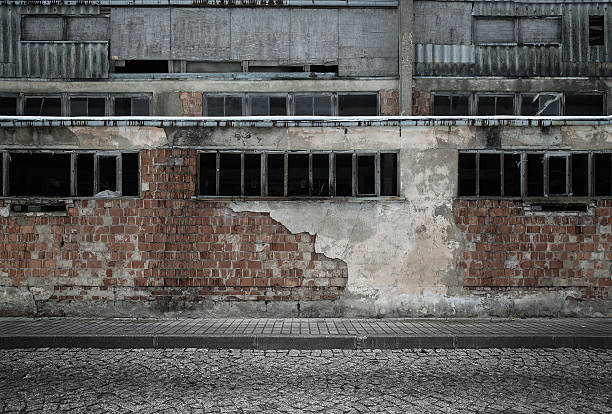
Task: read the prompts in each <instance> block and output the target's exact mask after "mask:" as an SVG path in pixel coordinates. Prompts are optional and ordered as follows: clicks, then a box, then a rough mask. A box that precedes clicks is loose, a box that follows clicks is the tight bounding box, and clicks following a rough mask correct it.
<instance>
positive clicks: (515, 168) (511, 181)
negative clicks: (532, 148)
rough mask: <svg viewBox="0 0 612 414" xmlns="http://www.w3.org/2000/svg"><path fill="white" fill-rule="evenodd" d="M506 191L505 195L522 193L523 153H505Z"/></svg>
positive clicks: (510, 195)
mask: <svg viewBox="0 0 612 414" xmlns="http://www.w3.org/2000/svg"><path fill="white" fill-rule="evenodd" d="M503 161H504V191H503V195H504V196H505V197H519V196H520V195H521V154H513V153H504V159H503Z"/></svg>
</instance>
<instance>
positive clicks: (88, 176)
mask: <svg viewBox="0 0 612 414" xmlns="http://www.w3.org/2000/svg"><path fill="white" fill-rule="evenodd" d="M6 158H7V160H8V162H7V163H5V165H6V167H5V168H4V169H3V173H4V174H5V177H7V178H8V179H6V178H5V180H4V181H3V180H0V181H2V182H7V183H8V186H7V188H4V189H3V191H4V192H3V194H4V195H5V196H14V197H92V196H95V195H96V194H98V193H100V192H102V191H109V192H112V193H110V194H109V195H116V196H119V195H122V196H138V194H139V182H140V179H139V171H140V168H139V161H138V159H139V157H138V153H137V152H69V151H35V152H34V151H10V152H7V153H6Z"/></svg>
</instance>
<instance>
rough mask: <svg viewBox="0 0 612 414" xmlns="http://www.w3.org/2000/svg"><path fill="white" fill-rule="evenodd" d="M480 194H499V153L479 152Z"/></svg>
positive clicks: (495, 195) (497, 195)
mask: <svg viewBox="0 0 612 414" xmlns="http://www.w3.org/2000/svg"><path fill="white" fill-rule="evenodd" d="M479 158H480V159H479V180H478V189H479V195H480V196H492V197H499V196H501V154H499V153H495V154H487V153H481V154H479Z"/></svg>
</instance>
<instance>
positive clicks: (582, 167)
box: [571, 154, 589, 197]
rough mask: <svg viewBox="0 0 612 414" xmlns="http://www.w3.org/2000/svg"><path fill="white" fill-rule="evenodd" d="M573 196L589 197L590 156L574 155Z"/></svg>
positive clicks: (572, 158)
mask: <svg viewBox="0 0 612 414" xmlns="http://www.w3.org/2000/svg"><path fill="white" fill-rule="evenodd" d="M571 160H572V194H573V195H574V196H576V197H586V196H588V195H589V155H588V154H572V157H571Z"/></svg>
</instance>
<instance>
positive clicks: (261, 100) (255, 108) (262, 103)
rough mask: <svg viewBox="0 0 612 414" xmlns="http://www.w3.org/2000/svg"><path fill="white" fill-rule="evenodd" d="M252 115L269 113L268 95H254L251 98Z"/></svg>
mask: <svg viewBox="0 0 612 414" xmlns="http://www.w3.org/2000/svg"><path fill="white" fill-rule="evenodd" d="M251 115H255V116H259V115H264V116H265V115H269V112H268V97H267V96H253V97H252V98H251Z"/></svg>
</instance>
